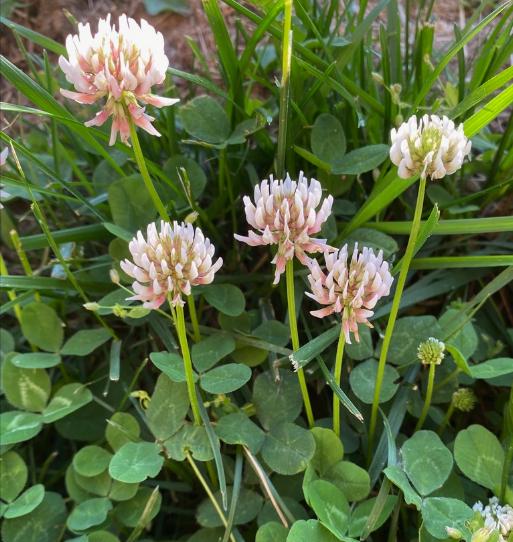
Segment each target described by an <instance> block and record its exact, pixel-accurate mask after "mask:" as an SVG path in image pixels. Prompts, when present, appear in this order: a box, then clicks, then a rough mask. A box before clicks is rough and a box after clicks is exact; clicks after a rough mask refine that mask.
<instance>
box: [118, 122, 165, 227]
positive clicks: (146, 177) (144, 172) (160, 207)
mask: <svg viewBox="0 0 513 542" xmlns="http://www.w3.org/2000/svg"><path fill="white" fill-rule="evenodd" d="M127 117H128V125H129V126H130V139H131V140H132V147H133V149H134V158H135V161H136V162H137V166H138V167H139V171H140V172H141V176H142V178H143V181H144V184H145V185H146V190H148V193H149V194H150V197H151V199H152V200H153V204H154V205H155V207H156V209H157V211H158V212H159V215H160V217H161V218H162V220H165V221H167V222H170V220H169V215H168V214H167V211H166V208H165V207H164V204H163V203H162V200H161V199H160V196H159V195H158V193H157V190H156V189H155V186H154V185H153V181H152V180H151V177H150V174H149V172H148V168H147V166H146V161H145V160H144V155H143V153H142V149H141V145H140V143H139V137H138V136H137V130H136V128H135V124H134V121H133V120H132V117H131V116H130V115H128V114H127Z"/></svg>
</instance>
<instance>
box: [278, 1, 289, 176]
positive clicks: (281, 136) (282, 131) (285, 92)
mask: <svg viewBox="0 0 513 542" xmlns="http://www.w3.org/2000/svg"><path fill="white" fill-rule="evenodd" d="M292 43H293V36H292V0H285V1H284V3H283V42H282V56H281V84H280V113H279V118H278V150H277V156H276V173H277V175H278V176H279V177H281V176H282V175H284V173H285V154H286V152H287V124H288V116H289V101H290V64H291V59H292Z"/></svg>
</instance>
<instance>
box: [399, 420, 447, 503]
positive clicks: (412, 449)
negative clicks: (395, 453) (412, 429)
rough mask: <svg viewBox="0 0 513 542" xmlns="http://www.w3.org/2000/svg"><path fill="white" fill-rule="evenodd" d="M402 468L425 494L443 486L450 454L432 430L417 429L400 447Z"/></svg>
mask: <svg viewBox="0 0 513 542" xmlns="http://www.w3.org/2000/svg"><path fill="white" fill-rule="evenodd" d="M401 455H402V458H403V464H404V470H405V472H406V474H407V475H408V478H409V479H410V480H411V482H412V483H413V485H414V486H415V489H416V490H417V491H418V492H419V493H420V494H421V495H422V496H426V495H429V494H430V493H433V491H435V490H436V489H439V488H440V487H442V486H443V484H444V483H445V481H446V480H447V478H449V475H450V474H451V471H452V464H453V459H452V454H451V452H450V451H449V449H448V448H447V447H446V446H445V445H444V443H443V442H442V441H441V439H440V437H439V436H438V435H437V434H436V433H434V432H433V431H417V432H416V433H415V434H414V435H413V436H412V437H411V438H409V439H408V440H407V441H406V442H405V443H404V444H403V446H402V448H401Z"/></svg>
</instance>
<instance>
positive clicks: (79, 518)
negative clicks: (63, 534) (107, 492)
mask: <svg viewBox="0 0 513 542" xmlns="http://www.w3.org/2000/svg"><path fill="white" fill-rule="evenodd" d="M110 510H112V503H111V502H110V500H109V499H107V498H105V497H97V498H94V499H89V500H87V501H84V502H81V503H80V504H79V505H77V506H76V507H75V508H74V509H73V510H72V511H71V514H70V515H69V517H68V520H67V521H66V525H67V526H68V529H69V530H70V531H73V532H77V531H78V532H80V531H85V530H86V529H89V528H91V527H94V526H95V525H100V524H102V523H103V522H104V521H105V520H106V519H107V514H108V513H109V512H110Z"/></svg>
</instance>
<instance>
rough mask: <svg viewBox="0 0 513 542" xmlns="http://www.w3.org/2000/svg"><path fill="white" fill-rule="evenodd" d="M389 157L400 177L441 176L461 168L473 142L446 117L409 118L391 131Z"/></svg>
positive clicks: (437, 177)
mask: <svg viewBox="0 0 513 542" xmlns="http://www.w3.org/2000/svg"><path fill="white" fill-rule="evenodd" d="M390 137H391V140H392V146H391V148H390V160H392V162H393V163H394V164H395V165H396V166H397V167H398V168H399V169H398V174H399V177H401V178H402V179H408V178H410V177H413V176H414V175H417V174H419V175H422V176H424V177H430V178H431V179H432V180H433V179H441V178H442V177H445V176H446V175H451V174H452V173H454V172H455V171H457V170H458V169H460V168H461V166H462V165H463V160H464V159H465V157H466V156H467V155H468V154H470V149H471V147H472V143H471V142H470V141H469V140H468V139H467V137H466V136H465V133H464V131H463V124H460V125H459V126H458V127H457V128H456V126H455V125H454V122H453V121H452V120H450V119H448V118H447V117H445V116H444V117H442V118H440V117H438V116H437V115H424V116H423V117H422V118H420V119H419V120H417V117H416V116H412V117H410V118H409V119H408V120H407V121H406V122H403V124H401V126H399V128H398V129H397V130H396V129H395V128H392V131H391V132H390Z"/></svg>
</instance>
